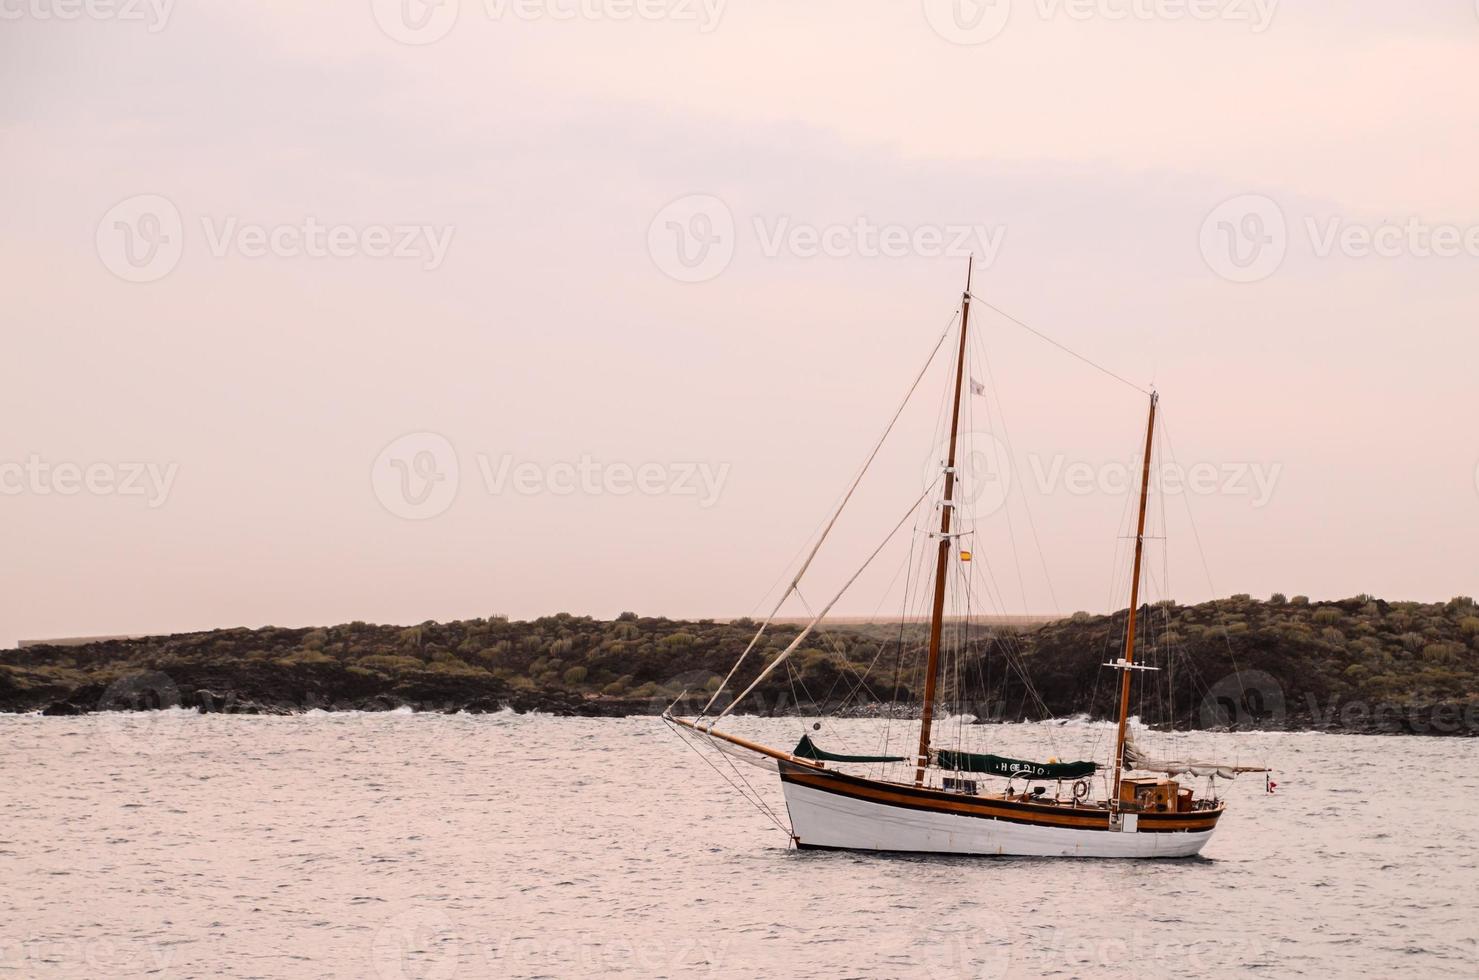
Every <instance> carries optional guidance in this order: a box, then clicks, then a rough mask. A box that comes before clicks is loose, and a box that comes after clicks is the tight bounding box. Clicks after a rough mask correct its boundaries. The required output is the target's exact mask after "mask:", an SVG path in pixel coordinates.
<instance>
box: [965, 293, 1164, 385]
mask: <svg viewBox="0 0 1479 980" xmlns="http://www.w3.org/2000/svg"><path fill="white" fill-rule="evenodd" d="M971 299H973V300H975V301H976V302H978V303H980V304H982V305H983V306H985V307H987V308H988V309H991V310H995V311H996V312H997V313H1000V314H1001V315H1002V316H1004V317H1006V318H1007V319H1008V320H1010V321H1012V322H1013V323H1015V324H1016V325H1017V326H1019V327H1021V328H1022V329H1023V330H1026V331H1027V332H1028V333H1030V334H1032V335H1034V336H1036V337H1038V338H1040V339H1042V340H1045V341H1047V342H1048V343H1050V344H1052V345H1053V346H1054V347H1056V348H1058V349H1059V350H1061V351H1062V352H1063V353H1065V354H1068V355H1070V356H1072V357H1076V358H1078V359H1079V360H1080V361H1083V362H1084V363H1085V364H1087V365H1088V366H1089V367H1091V368H1093V369H1094V370H1096V371H1102V372H1104V373H1105V374H1107V375H1109V376H1110V377H1111V378H1113V379H1114V380H1116V381H1118V382H1119V383H1120V384H1122V385H1128V386H1130V387H1131V388H1134V389H1135V390H1136V391H1138V392H1140V393H1141V394H1142V395H1148V394H1150V389H1148V388H1142V387H1140V386H1139V385H1137V384H1136V383H1135V382H1133V381H1127V380H1125V379H1124V378H1122V377H1121V376H1119V375H1118V374H1115V373H1114V372H1113V371H1111V370H1109V368H1107V367H1105V366H1104V365H1102V364H1096V363H1095V362H1093V361H1091V360H1089V359H1088V358H1087V357H1085V356H1084V355H1082V354H1080V353H1079V352H1078V351H1076V350H1073V349H1072V348H1070V347H1066V346H1064V345H1063V344H1060V343H1059V342H1058V341H1056V340H1054V339H1053V338H1052V337H1049V336H1048V335H1047V334H1045V333H1043V332H1042V331H1041V330H1035V329H1033V328H1032V327H1029V326H1028V325H1027V324H1025V323H1023V322H1022V321H1021V320H1018V319H1017V318H1016V317H1014V316H1012V315H1011V314H1010V313H1008V312H1007V311H1005V310H1003V309H1002V308H1001V307H999V306H995V305H993V304H992V303H991V302H990V301H989V300H986V299H983V298H982V297H980V296H977V295H976V294H975V293H971Z"/></svg>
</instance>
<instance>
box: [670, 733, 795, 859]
mask: <svg viewBox="0 0 1479 980" xmlns="http://www.w3.org/2000/svg"><path fill="white" fill-rule="evenodd" d="M663 724H665V725H667V726H668V727H669V728H670V729H672V731H673V733H674V734H675V735H677V736H678V740H679V741H681V742H682V743H683V744H684V745H686V746H688V748H690V749H692V750H693V752H694V754H695V755H697V756H698V757H699V758H700V759H702V760H704V762H705V764H707V765H708V767H709V768H710V769H712V770H714V771H715V772H716V773H718V774H719V778H720V779H722V780H724V782H726V783H728V784H729V788H730V789H732V790H734V791H735V792H736V793H738V794H739V795H740V798H741V799H743V800H744V801H745V802H746V803H748V804H750V805H751V806H753V807H755V809H756V810H759V811H760V813H762V814H763V815H764V816H766V817H768V818H769V819H770V822H771V823H773V824H775V825H776V828H777V829H779V830H780V831H781V833H783V834H785V835H786V836H787V837H790V836H791V831H790V830H789V829H788V828H787V827H786V825H785V824H783V823H781V822H780V820H779V819H777V817H776V815H775V813H774V812H773V811H772V810H771V809H770V807H769V806H767V805H766V804H765V803H764V802H763V801H758V800H752V799H750V797H749V795H748V794H746V793H745V791H744V790H742V789H740V788H739V787H738V786H737V785H735V782H734V780H732V779H730V778H729V777H728V776H726V775H725V774H724V770H723V769H720V768H719V767H718V766H716V765H714V761H713V760H712V759H710V758H709V757H708V756H706V755H704V754H703V751H702V750H700V749H699V747H698V746H697V745H695V744H694V743H693V742H691V741H689V739H688V737H687V736H685V735H684V734H683V731H682V730H681V729H680V728H679V727H678V726H677V725H675V724H673V723H672V722H670V721H668V720H667V719H666V718H664V719H663ZM733 764H734V763H733V762H731V763H730V765H733ZM745 785H746V786H749V785H750V784H749V782H748V781H746V782H745ZM752 791H753V788H752Z"/></svg>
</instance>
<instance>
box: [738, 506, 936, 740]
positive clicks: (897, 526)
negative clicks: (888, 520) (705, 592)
mask: <svg viewBox="0 0 1479 980" xmlns="http://www.w3.org/2000/svg"><path fill="white" fill-rule="evenodd" d="M939 482H940V481H939V478H938V477H937V478H936V479H935V480H934V481H933V482H932V483H930V485H929V486H928V487H925V490H924V493H922V494H920V495H919V496H918V497H917V498H916V499H915V501H914V503H912V504H910V505H909V509H908V510H907V511H905V512H904V516H903V518H901V519H900V520H899V523H897V524H895V525H894V526H893V529H892V530H891V531H889V532H888V535H887V536H886V537H885V538H884V539H883V541H882V542H880V543H879V545H878V547H877V548H875V549H873V553H872V554H871V555H869V556H868V558H867V560H865V561H864V562H863V564H862V565H861V566H859V568H858V570H857V571H856V572H854V573H853V575H852V578H850V579H848V580H847V582H846V583H845V584H844V585H843V586H842V588H841V589H840V590H839V591H838V592H837V594H836V595H835V596H833V597H832V601H831V602H828V603H827V604H826V605H825V606H823V607H822V611H821V613H820V614H818V615H817V616H816V618H815V619H813V620H812V621H811V622H810V623H808V624H807V626H806V629H804V630H802V631H801V632H800V633H799V634H797V636H796V639H794V640H792V641H791V644H790V646H788V647H786V649H784V650H782V651H781V653H780V655H779V656H777V657H776V658H775V659H774V660H772V661H771V662H770V664H769V665H768V666H767V667H766V668H765V669H764V670H762V671H761V672H760V676H759V677H756V678H755V679H754V680H753V681H751V682H750V686H749V687H747V688H745V689H744V690H743V691H741V692H740V693H739V695H738V696H736V697H735V699H734V700H733V701H731V702H729V705H728V706H727V707H725V709H724V710H723V711H721V712H719V714H717V715H715V716H714V720H713V722H711V723H710V724H709V728H711V729H712V728H713V727H714V725H717V724H718V723H719V722H721V721H723V720H724V716H725V715H727V714H729V713H730V712H731V711H733V710H734V709H735V706H736V705H738V704H739V703H740V702H741V701H743V700H744V699H745V698H746V697H747V696H749V694H750V692H751V691H753V690H755V688H756V687H758V686H759V685H760V682H761V681H763V680H765V678H767V677H769V676H770V673H771V671H773V670H775V669H776V667H778V666H780V665H781V664H782V663H784V662H785V661H786V659H787V658H788V657H790V656H791V654H792V652H793V651H795V649H796V648H797V647H798V646H800V645H801V641H803V640H805V639H806V638H807V637H808V636H810V635H811V631H812V630H814V629H816V627H817V624H818V623H820V622H821V621H822V618H823V617H825V616H826V615H827V613H829V612H831V611H832V607H833V606H835V605H836V604H837V600H839V599H841V598H842V596H843V595H844V594H845V593H846V592H847V590H848V589H850V588H852V584H853V583H854V582H856V581H857V580H858V577H859V576H861V575H862V574H863V572H864V571H866V570H867V568H868V566H869V565H871V564H873V559H875V558H877V557H878V553H879V552H881V551H882V550H883V549H884V547H885V546H887V545H888V543H889V542H890V541H892V540H893V537H894V535H895V534H897V533H899V529H900V528H901V527H903V526H904V525H905V524H907V523H908V522H909V519H910V518H911V517H913V516H914V512H915V511H917V510H918V509H919V505H920V504H922V503H924V501H925V499H926V498H928V497H929V495H930V494H932V493H934V490H935V484H937V483H939Z"/></svg>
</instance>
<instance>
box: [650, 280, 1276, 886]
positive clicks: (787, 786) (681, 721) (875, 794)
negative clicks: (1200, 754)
mask: <svg viewBox="0 0 1479 980" xmlns="http://www.w3.org/2000/svg"><path fill="white" fill-rule="evenodd" d="M970 277H971V272H970V268H969V266H968V267H967V272H966V288H965V291H964V293H963V294H962V296H961V301H960V308H959V311H958V314H957V315H956V317H955V318H954V319H953V320H952V324H951V327H952V330H947V336H948V335H949V334H950V333H951V332H957V333H958V345H957V348H956V350H957V353H956V358H955V364H954V371H953V375H954V395H953V400H952V401H951V402H950V403H949V404H950V426H949V438H948V443H947V446H948V448H947V451H946V454H945V458H944V459H943V460H941V461H940V466H939V474H938V479H937V480H936V481H934V482H932V483H931V485H930V487H929V488H928V489H927V490H926V491H925V495H926V496H928V495H930V494H932V493H933V491H934V488H935V487H936V486H938V487H940V488H941V495H940V498H939V501H938V503H937V508H938V511H939V520H938V529H937V530H931V531H930V532H929V536H930V537H932V538H935V539H936V540H937V544H935V545H934V547H935V550H936V553H935V555H934V575H933V601H932V603H931V609H930V618H929V630H928V643H927V647H926V651H927V653H926V658H925V665H924V690H923V698H922V701H921V703H920V710H919V717H918V724H919V737H918V742H917V751H916V752H915V753H914V754H913V755H912V756H908V755H890V754H880V755H858V754H843V753H837V752H830V751H827V750H826V749H823V748H821V747H820V746H818V745H817V744H816V743H815V742H814V741H813V740H812V738H811V737H810V735H809V734H807V735H803V736H802V737H801V740H800V742H799V743H798V744H797V745H796V747H795V748H793V749H791V750H789V751H787V750H785V749H780V748H776V747H774V746H770V745H765V744H762V743H760V742H758V741H755V740H752V739H749V738H745V737H742V736H740V735H738V734H735V733H733V732H732V731H728V730H724V729H721V728H720V727H719V726H720V724H721V723H722V722H723V721H724V720H725V719H726V718H727V717H728V716H729V715H730V714H731V713H732V712H733V711H734V710H735V708H736V707H737V706H739V705H740V703H741V702H742V701H743V700H744V699H745V697H746V696H747V695H748V694H749V693H750V692H752V691H754V690H755V688H756V687H757V686H759V685H760V684H761V683H762V682H763V681H764V680H765V679H766V678H767V677H768V676H769V675H770V674H771V673H772V672H773V671H775V670H776V669H777V668H778V667H779V666H780V665H781V664H783V663H785V662H786V660H787V658H789V657H790V656H791V654H792V653H793V652H794V651H796V650H797V648H798V647H800V646H801V644H802V642H803V641H804V640H805V639H806V638H807V636H809V635H810V634H811V633H812V632H813V631H814V630H815V629H816V627H817V626H818V625H819V624H820V623H821V622H822V621H823V620H824V619H825V617H826V616H827V615H828V613H829V612H830V610H831V609H832V606H833V604H834V603H835V602H836V601H837V598H840V597H841V595H842V594H843V593H844V592H846V591H847V588H848V587H849V586H851V585H852V583H853V582H854V581H855V580H856V579H857V577H858V576H857V575H856V574H855V575H854V576H853V577H852V578H851V579H849V580H848V583H847V585H844V587H843V589H842V591H841V592H839V593H838V595H837V598H834V599H833V600H832V602H829V603H828V604H827V605H826V607H825V608H823V609H822V610H821V612H820V613H819V614H817V615H816V616H815V617H814V618H813V619H812V620H811V622H810V623H809V624H808V625H807V626H806V628H805V629H804V630H802V631H801V632H800V633H799V635H798V636H797V637H796V638H795V639H794V640H793V641H792V642H791V643H790V644H789V645H787V646H786V648H785V649H784V650H782V651H781V652H780V653H779V654H777V655H775V656H774V658H773V659H772V660H771V661H770V662H769V663H768V664H767V665H766V666H765V668H764V669H763V670H761V671H760V673H759V676H758V677H756V678H755V680H754V681H753V682H752V683H751V684H750V685H749V686H748V687H747V688H745V689H744V691H742V692H741V693H740V694H738V695H737V696H735V697H734V698H733V699H732V700H731V701H730V702H729V704H728V705H727V706H726V707H724V708H723V709H722V710H720V711H718V712H717V713H715V714H713V715H712V716H710V714H709V712H710V711H711V710H712V709H713V708H714V707H715V706H716V705H717V702H718V699H719V697H720V695H721V693H723V692H724V691H725V690H726V689H727V686H728V684H729V683H730V681H731V680H732V679H733V678H734V677H735V676H736V674H737V671H738V670H739V668H740V665H741V664H742V663H743V662H744V661H745V660H746V658H747V657H748V656H749V655H750V653H751V652H752V651H754V650H755V649H756V646H757V643H758V641H759V639H760V636H761V634H763V633H764V631H765V630H766V628H767V626H768V625H769V624H770V623H771V622H772V620H773V619H774V617H775V615H776V612H778V611H779V609H780V605H779V604H777V608H776V611H775V612H772V614H771V616H770V617H767V618H766V620H765V622H763V623H761V624H760V627H759V629H758V630H757V632H756V634H755V638H754V639H752V640H751V642H750V644H749V646H748V647H747V648H746V649H745V651H744V653H743V654H742V655H741V656H740V658H739V660H737V661H736V663H735V665H734V667H733V668H732V669H731V670H730V673H729V676H728V677H726V678H724V680H723V682H722V683H721V684H720V685H719V689H718V690H716V691H714V693H713V696H712V697H711V698H710V699H709V702H708V704H707V705H706V706H705V707H704V709H703V710H702V711H700V712H699V713H698V714H697V716H695V717H692V718H685V717H682V716H681V715H679V714H676V713H674V710H673V708H670V709H669V710H668V711H667V712H666V713H665V714H664V715H663V718H664V720H665V721H666V722H668V723H670V724H671V725H673V726H675V727H676V728H677V729H678V730H679V731H680V734H684V735H685V736H686V737H689V738H696V739H697V740H698V741H700V742H703V743H707V744H708V745H710V746H711V747H714V748H717V749H719V750H720V751H723V752H725V753H727V754H731V755H740V756H741V757H744V758H746V759H747V761H754V762H756V763H757V764H760V765H762V766H763V767H765V768H771V769H773V770H774V771H776V772H778V773H779V776H780V782H781V790H782V793H783V795H784V798H785V805H786V812H787V815H788V817H789V833H790V836H791V841H792V843H793V844H794V845H795V846H796V847H798V848H807V849H834V850H852V851H878V852H909V853H923V854H956V855H1003V856H1007V855H1011V856H1035V857H1094V858H1176V857H1189V856H1191V855H1195V854H1198V853H1199V852H1201V850H1202V848H1203V847H1205V846H1206V844H1207V842H1208V841H1209V840H1210V839H1211V837H1212V834H1213V832H1214V831H1215V830H1216V828H1217V825H1218V822H1219V821H1220V820H1221V819H1222V817H1223V814H1224V813H1225V812H1226V809H1227V804H1226V802H1225V801H1224V800H1222V799H1219V798H1218V797H1217V794H1216V790H1215V779H1216V778H1218V777H1222V778H1227V777H1231V776H1235V775H1237V774H1238V773H1242V772H1263V771H1265V770H1264V769H1262V768H1261V767H1253V766H1241V765H1236V764H1229V763H1222V762H1216V761H1196V760H1181V759H1161V758H1154V757H1152V756H1151V755H1150V754H1148V753H1147V752H1146V751H1144V750H1142V749H1141V748H1140V747H1139V746H1138V745H1137V743H1136V741H1135V739H1134V737H1133V735H1132V733H1131V731H1130V726H1129V718H1130V705H1131V694H1132V687H1133V684H1134V678H1135V677H1136V676H1137V675H1138V674H1141V673H1142V672H1144V671H1148V670H1155V669H1157V668H1155V667H1151V666H1149V665H1147V664H1143V663H1137V661H1136V656H1135V651H1136V628H1137V620H1138V616H1139V612H1140V609H1139V605H1140V587H1141V580H1142V561H1143V556H1144V546H1145V538H1146V501H1147V497H1148V494H1149V490H1150V476H1151V457H1152V451H1153V448H1154V444H1155V443H1154V436H1155V426H1156V411H1157V407H1158V403H1159V396H1158V395H1157V394H1156V393H1155V392H1154V391H1150V392H1148V394H1149V415H1148V419H1147V422H1146V429H1145V452H1144V454H1143V456H1142V457H1141V466H1140V473H1139V495H1138V517H1137V520H1136V525H1135V535H1134V539H1133V540H1134V544H1133V555H1134V557H1133V568H1132V569H1131V579H1130V601H1129V608H1128V611H1127V614H1126V619H1125V636H1124V645H1123V648H1122V654H1121V656H1119V657H1118V658H1116V659H1114V660H1112V661H1110V662H1109V663H1106V664H1104V666H1105V667H1107V668H1109V669H1111V670H1113V671H1115V672H1117V675H1118V677H1117V687H1118V691H1119V698H1118V712H1117V725H1116V729H1115V739H1114V747H1113V751H1112V753H1111V754H1110V757H1109V759H1108V761H1107V764H1105V765H1101V764H1100V763H1099V762H1097V761H1082V762H1063V761H1060V760H1058V759H1050V760H1049V761H1047V762H1035V761H1031V760H1024V759H1015V758H1009V757H1004V756H1000V755H995V754H987V753H977V752H968V751H962V750H961V748H960V747H959V746H957V747H956V748H953V749H952V748H943V747H941V746H939V745H937V744H936V739H935V736H936V728H937V726H936V724H935V721H936V719H935V714H936V711H937V709H939V707H940V704H939V693H940V674H941V670H940V667H941V647H942V636H943V633H944V627H945V621H946V617H945V600H946V585H947V580H948V575H949V572H950V568H951V563H952V560H959V561H968V560H970V557H971V556H970V554H969V552H967V551H965V550H964V549H963V548H962V547H961V545H960V541H961V538H962V535H963V532H962V531H960V530H958V529H953V528H952V519H953V518H954V517H955V514H956V510H957V507H958V504H959V502H958V501H957V500H956V491H957V484H958V476H959V471H958V469H957V453H958V450H959V437H960V422H961V404H962V389H963V386H964V384H965V381H966V371H967V366H966V360H967V337H968V332H969V329H970V315H971V303H972V299H973V294H972V292H971V282H970ZM956 323H958V324H959V329H958V331H953V328H954V325H955V324H956ZM1024 326H1025V324H1024ZM1029 329H1031V328H1029ZM1034 332H1035V331H1034ZM944 339H945V338H944V337H942V338H941V341H942V342H943V340H944ZM1060 346H1061V345H1060ZM1070 353H1071V352H1070ZM932 356H933V355H932ZM926 367H928V364H927V365H926ZM1101 370H1103V369H1101ZM920 377H921V378H922V377H923V372H921V375H920ZM919 380H920V378H916V379H915V386H916V387H917V386H918V384H919ZM1121 380H1123V379H1121ZM975 384H976V383H975V382H974V380H972V385H973V386H975ZM913 391H914V389H913V388H911V389H910V393H911V394H912V393H913ZM905 400H906V402H907V401H908V397H907V396H906V399H905ZM901 410H902V407H901ZM898 417H899V415H898V413H896V414H895V416H894V421H897V420H898ZM892 428H893V422H890V425H889V429H887V430H885V433H884V437H887V435H888V432H889V431H890V430H891V429H892ZM881 444H882V439H880V440H879V445H881ZM877 454H878V446H875V447H874V450H873V454H872V455H871V456H870V457H869V460H868V463H871V462H872V460H873V459H874V458H875V457H876V456H877ZM868 463H865V464H864V467H863V470H862V471H860V472H859V473H858V475H857V477H856V479H855V480H854V482H853V484H852V486H851V487H850V488H849V489H848V490H847V492H846V494H845V495H844V496H843V498H842V502H841V504H840V505H839V507H838V510H837V513H835V514H833V515H832V518H831V520H830V521H829V522H828V523H827V524H826V525H825V526H824V528H823V529H822V532H821V534H820V536H819V537H818V539H817V541H816V543H815V545H814V547H813V548H812V550H811V553H810V554H809V555H808V556H807V557H806V559H805V561H804V562H803V563H802V565H801V567H800V570H799V571H798V572H797V574H796V576H795V578H794V579H793V581H792V583H791V588H790V589H789V590H787V592H786V593H785V594H783V595H782V597H781V601H782V602H784V600H785V598H786V596H787V595H789V594H790V593H791V592H793V591H794V590H795V589H796V588H797V585H798V583H799V582H800V580H801V577H802V576H803V575H804V574H805V573H806V570H807V567H808V566H809V565H810V564H811V561H812V559H813V558H814V557H815V556H816V554H817V551H818V549H820V547H821V544H822V541H824V540H825V539H826V537H827V535H828V533H829V532H830V531H831V530H832V527H833V526H834V525H835V523H836V521H837V517H838V514H840V513H841V510H842V508H843V507H846V506H847V502H848V500H849V499H851V497H852V495H853V492H854V491H855V490H856V489H857V486H858V482H859V481H861V479H862V476H863V473H864V472H866V471H867V468H868ZM918 504H919V502H916V505H915V506H916V507H917V506H918ZM914 509H915V508H914V507H911V510H910V513H913V512H914ZM932 527H933V526H932ZM895 530H897V528H896V529H895ZM881 548H882V546H881V545H880V549H881ZM873 554H874V556H876V555H877V554H878V552H877V551H875V552H874V553H873ZM871 559H872V556H870V561H871ZM866 564H867V563H865V566H864V567H866ZM861 571H862V570H861V569H860V570H859V573H861ZM682 700H683V698H682V697H680V698H679V701H678V702H674V707H676V705H677V704H678V703H680V702H681V701H682ZM889 765H892V766H893V767H894V769H893V771H891V772H886V773H884V774H882V775H878V774H874V770H875V769H876V767H878V766H889ZM864 770H866V771H864ZM1106 773H1107V774H1108V778H1107V780H1106V779H1104V774H1106ZM979 776H991V777H999V778H1005V779H1006V780H1007V783H1006V785H1005V787H1004V788H1001V789H994V790H993V789H987V788H983V785H982V782H983V781H982V780H981V779H979V778H974V777H979ZM1185 776H1191V777H1202V776H1204V777H1207V779H1208V784H1209V786H1210V787H1211V789H1210V791H1209V792H1206V793H1202V794H1200V795H1199V794H1198V793H1197V791H1196V789H1195V788H1194V787H1193V786H1190V785H1184V784H1183V781H1182V779H1181V778H1179V777H1185ZM1096 783H1098V784H1101V785H1100V786H1099V787H1096ZM1019 784H1020V786H1021V788H1020V789H1018V788H1017V787H1018V785H1019Z"/></svg>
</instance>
